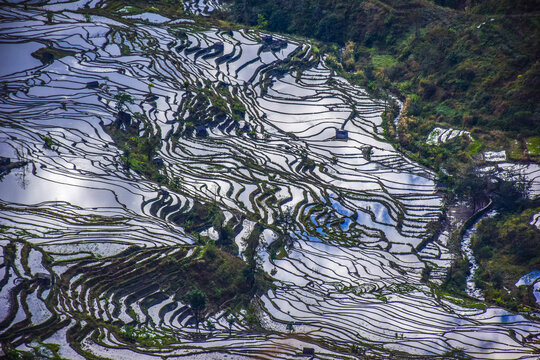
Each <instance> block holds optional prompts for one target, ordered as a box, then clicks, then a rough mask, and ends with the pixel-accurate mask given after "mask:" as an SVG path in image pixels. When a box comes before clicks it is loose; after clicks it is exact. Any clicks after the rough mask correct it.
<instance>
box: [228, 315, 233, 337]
mask: <svg viewBox="0 0 540 360" xmlns="http://www.w3.org/2000/svg"><path fill="white" fill-rule="evenodd" d="M234 321H235V320H234V316H232V315H229V317H228V318H227V322H228V323H229V335H231V333H232V326H233V325H234Z"/></svg>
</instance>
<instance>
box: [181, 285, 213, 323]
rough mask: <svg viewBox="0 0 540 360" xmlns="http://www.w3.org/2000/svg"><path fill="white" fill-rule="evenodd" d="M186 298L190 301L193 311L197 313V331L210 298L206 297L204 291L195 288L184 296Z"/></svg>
mask: <svg viewBox="0 0 540 360" xmlns="http://www.w3.org/2000/svg"><path fill="white" fill-rule="evenodd" d="M184 300H185V301H186V302H187V303H188V305H189V307H190V308H191V311H193V313H194V314H195V326H196V328H197V331H199V321H200V315H201V312H202V311H203V310H204V309H205V308H206V302H207V301H208V298H207V297H206V294H205V293H204V291H202V290H199V289H195V290H191V291H190V292H188V293H187V294H186V296H185V297H184Z"/></svg>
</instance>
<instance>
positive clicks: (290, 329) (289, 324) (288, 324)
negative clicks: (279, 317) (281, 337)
mask: <svg viewBox="0 0 540 360" xmlns="http://www.w3.org/2000/svg"><path fill="white" fill-rule="evenodd" d="M287 331H288V332H293V331H294V325H293V322H292V321H289V322H288V323H287Z"/></svg>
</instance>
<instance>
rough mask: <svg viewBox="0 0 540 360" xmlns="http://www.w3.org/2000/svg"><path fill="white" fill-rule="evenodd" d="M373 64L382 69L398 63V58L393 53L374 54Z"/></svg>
mask: <svg viewBox="0 0 540 360" xmlns="http://www.w3.org/2000/svg"><path fill="white" fill-rule="evenodd" d="M371 64H372V65H373V67H374V68H375V69H378V70H381V69H386V68H389V67H392V66H394V65H396V64H397V60H396V59H395V58H394V57H393V56H392V55H373V56H372V57H371Z"/></svg>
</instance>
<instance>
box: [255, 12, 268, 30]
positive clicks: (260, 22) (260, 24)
mask: <svg viewBox="0 0 540 360" xmlns="http://www.w3.org/2000/svg"><path fill="white" fill-rule="evenodd" d="M267 26H268V20H266V18H265V17H264V15H263V14H257V26H256V28H257V29H261V30H262V29H266V27H267Z"/></svg>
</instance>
